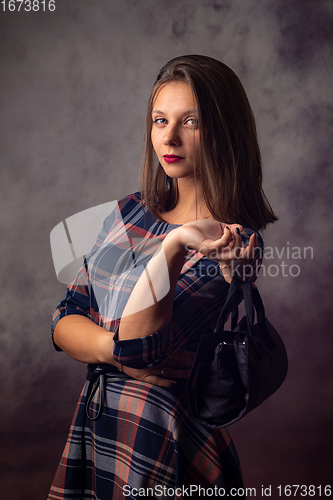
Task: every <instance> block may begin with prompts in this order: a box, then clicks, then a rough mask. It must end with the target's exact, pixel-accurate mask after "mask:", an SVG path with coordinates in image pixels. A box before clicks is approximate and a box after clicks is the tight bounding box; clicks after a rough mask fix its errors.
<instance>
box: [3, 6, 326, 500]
mask: <svg viewBox="0 0 333 500" xmlns="http://www.w3.org/2000/svg"><path fill="white" fill-rule="evenodd" d="M3 5H4V4H3V3H1V4H0V7H1V10H0V113H1V114H0V168H1V188H0V189H1V200H0V203H1V205H0V206H1V226H0V227H1V283H2V299H1V313H0V333H1V337H0V346H1V351H0V356H1V361H0V371H1V426H0V429H1V440H0V443H1V447H2V450H1V455H0V457H1V458H0V460H1V476H2V477H1V482H0V493H1V496H2V498H6V499H10V500H43V499H45V498H46V496H47V493H48V489H49V486H50V483H51V481H52V478H53V475H54V473H55V469H56V467H57V464H58V461H59V459H60V455H61V452H62V449H63V447H64V445H65V440H66V436H67V432H68V429H69V426H70V422H71V419H72V415H73V412H74V409H75V406H76V402H77V398H78V395H79V392H80V390H81V388H82V386H83V383H84V379H85V375H86V367H85V366H84V365H81V364H79V363H78V362H76V361H74V360H71V359H70V358H68V357H67V356H66V355H65V354H63V353H56V352H55V351H54V349H53V347H52V344H51V338H50V315H51V311H52V309H53V308H54V306H55V305H56V304H57V303H58V302H59V300H60V299H61V298H62V297H63V295H64V293H65V286H64V285H62V284H61V283H59V282H58V281H57V278H56V275H55V271H54V266H53V262H52V256H51V250H50V242H49V237H50V232H51V230H52V229H53V227H54V226H56V225H57V224H58V223H59V222H61V221H63V220H64V219H66V218H68V217H70V216H71V215H74V214H76V213H77V212H80V211H82V210H85V209H87V208H90V207H93V206H96V205H98V204H101V203H105V202H108V201H112V200H119V199H120V198H122V197H123V196H125V195H126V194H128V193H130V192H133V191H137V190H138V189H139V186H140V184H139V170H140V162H141V153H142V144H143V133H144V124H145V111H146V105H147V100H148V97H149V94H150V91H151V88H152V84H153V81H154V79H155V77H156V75H157V73H158V71H159V69H160V67H161V66H163V65H164V64H165V63H166V62H167V61H168V60H169V59H171V58H172V57H176V56H178V55H182V54H190V53H198V54H204V55H208V56H212V57H215V58H217V59H219V60H222V61H223V62H225V63H226V64H228V65H229V66H230V67H231V68H232V69H233V70H234V71H235V72H236V74H237V75H238V76H239V77H240V79H241V81H242V83H243V85H244V87H245V89H246V92H247V94H248V97H249V99H250V102H251V104H252V107H253V110H254V113H255V116H256V120H257V125H258V131H259V137H260V145H261V150H262V156H263V165H264V188H265V191H266V194H267V196H268V199H269V200H270V202H271V204H272V206H273V208H274V210H275V212H276V213H277V214H278V216H279V218H280V219H279V222H278V223H276V224H274V225H273V226H272V227H270V228H269V229H268V230H267V231H265V233H264V239H265V243H266V247H268V248H270V249H271V251H270V255H269V258H268V259H266V261H265V273H263V275H262V276H261V277H260V278H259V280H258V284H259V286H260V291H261V294H262V296H263V298H264V301H265V304H266V311H267V316H268V317H269V318H270V320H271V322H272V323H273V324H274V325H275V327H276V329H277V330H278V331H279V332H280V334H281V336H282V337H283V339H284V341H285V343H286V346H287V349H288V354H289V360H290V368H289V373H288V376H287V379H286V382H285V383H284V385H283V386H282V388H281V389H280V390H279V391H278V392H277V393H276V394H275V395H274V396H272V397H271V398H270V399H269V400H268V401H266V402H265V403H264V404H263V405H262V406H261V407H260V408H258V409H257V410H255V411H254V412H252V413H251V414H250V415H248V416H247V417H246V418H245V419H244V420H242V421H241V422H239V423H237V424H236V425H234V426H232V427H230V432H231V434H232V437H233V438H234V441H235V443H236V447H237V450H238V453H239V456H240V460H241V463H242V468H243V474H244V480H245V485H246V486H247V487H256V488H257V496H258V497H260V492H261V487H262V485H264V487H268V486H270V485H271V486H272V494H271V498H273V499H277V498H280V497H279V496H278V490H277V489H276V487H277V486H278V485H282V486H285V485H288V484H300V485H301V484H304V485H311V484H313V485H316V486H320V485H322V487H324V486H325V485H327V484H332V458H331V449H332V444H333V443H332V421H333V420H332V418H333V398H332V387H333V376H332V361H331V357H332V333H333V332H332V327H331V326H330V321H329V317H330V309H331V307H330V306H329V297H330V287H331V269H332V249H331V245H330V242H331V220H330V213H331V206H332V202H331V184H332V163H331V142H332V139H331V137H332V129H331V125H332V105H333V97H332V38H333V30H332V18H333V3H332V2H331V1H329V0H327V1H325V0H317V1H315V2H314V1H313V0H267V1H265V0H263V1H260V0H229V1H228V0H191V1H190V0H143V1H138V0H112V1H110V0H98V1H94V2H92V1H88V0H70V1H65V0H55V5H56V9H55V11H54V12H42V11H39V12H33V11H31V12H27V11H23V10H21V11H20V12H18V11H15V12H9V11H8V9H7V11H6V12H3ZM309 247H310V248H311V249H312V251H309V250H307V251H306V254H305V257H306V258H304V249H305V248H307V249H308V248H309ZM295 248H296V249H300V252H298V250H295ZM288 249H289V250H288ZM296 255H297V257H296ZM299 255H301V256H302V258H300V257H299ZM264 274H265V275H264ZM322 496H323V494H322Z"/></svg>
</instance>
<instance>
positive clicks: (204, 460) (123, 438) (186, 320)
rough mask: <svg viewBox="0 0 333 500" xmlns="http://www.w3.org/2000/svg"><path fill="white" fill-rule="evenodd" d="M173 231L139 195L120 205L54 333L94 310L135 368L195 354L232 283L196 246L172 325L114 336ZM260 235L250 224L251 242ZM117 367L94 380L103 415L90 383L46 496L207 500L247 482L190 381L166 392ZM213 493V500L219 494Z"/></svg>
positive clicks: (70, 291) (59, 313) (118, 355)
mask: <svg viewBox="0 0 333 500" xmlns="http://www.w3.org/2000/svg"><path fill="white" fill-rule="evenodd" d="M175 227H177V226H175V225H172V224H167V223H164V222H160V221H158V220H156V218H155V217H153V215H152V214H150V213H149V212H146V213H145V212H144V210H143V208H142V204H141V198H140V195H139V193H135V194H132V195H130V196H128V197H127V198H125V199H123V200H122V201H120V202H119V203H118V207H117V209H115V210H114V211H113V213H112V214H111V215H110V216H109V217H107V218H106V220H105V221H104V225H103V229H102V230H101V232H100V234H99V236H98V239H97V242H96V244H95V246H94V248H93V250H92V252H91V254H90V255H89V256H88V257H87V258H86V259H85V265H84V266H83V267H82V268H81V270H80V271H79V273H78V275H77V277H76V279H75V280H74V282H73V283H71V284H70V285H69V286H68V287H67V293H66V296H65V298H64V299H63V300H62V301H61V302H60V304H59V305H58V306H57V308H56V309H55V311H54V315H53V329H54V327H55V325H56V324H57V322H58V321H59V320H60V319H61V318H62V317H64V316H66V315H69V314H80V315H84V316H87V317H88V318H90V319H91V320H92V321H94V322H96V323H97V324H98V325H101V326H103V327H104V328H106V329H108V330H109V331H112V332H115V336H114V341H115V346H114V357H115V359H116V360H117V361H118V362H119V363H121V364H123V365H127V366H131V367H135V368H144V367H146V366H152V365H159V364H161V363H163V360H165V359H166V358H167V357H169V356H170V355H172V354H173V353H174V352H176V351H177V350H178V349H179V348H182V349H185V350H189V351H191V352H195V351H196V347H197V345H198V341H199V340H200V337H201V335H202V334H203V333H208V332H210V331H212V330H213V329H214V326H215V323H216V320H217V317H218V314H219V312H220V309H221V306H222V304H223V302H224V300H225V298H226V294H227V291H228V286H229V285H228V284H227V283H226V282H225V281H224V278H223V276H222V274H221V272H220V269H219V266H218V264H217V263H216V262H214V261H211V260H209V259H207V258H205V257H204V256H203V255H202V254H201V253H199V252H195V251H193V250H191V251H189V253H188V256H187V260H186V262H185V264H184V266H183V268H182V270H181V274H180V276H179V281H178V284H177V287H176V291H175V298H174V308H173V316H172V319H171V322H170V324H169V325H168V326H167V327H166V328H164V329H163V330H161V331H158V332H156V333H154V334H153V335H150V336H148V337H144V338H138V339H133V340H125V341H119V340H118V339H117V333H116V330H117V326H118V324H119V321H120V318H121V313H122V310H123V309H124V305H125V304H126V299H127V298H128V297H129V294H130V292H131V290H132V289H133V286H134V285H135V283H136V280H137V279H138V277H139V276H140V274H141V273H142V270H143V269H144V268H145V265H146V264H147V262H148V261H149V259H150V258H151V256H152V254H153V253H154V252H155V251H156V250H157V249H158V248H159V246H160V243H161V241H162V240H163V238H164V237H165V235H166V234H167V233H168V232H170V231H172V230H173V229H175ZM252 232H253V230H251V229H250V228H244V231H243V234H242V239H243V241H244V243H246V240H247V238H248V236H249V234H251V233H252ZM257 240H258V242H259V244H260V245H262V240H261V238H260V236H259V235H258V236H257ZM55 347H56V349H58V350H59V348H58V347H57V346H55ZM88 368H91V369H94V368H96V367H95V366H88ZM102 368H105V366H103V367H102ZM109 368H110V369H109V372H108V373H107V374H105V375H103V377H104V378H103V380H104V382H105V387H104V388H103V387H102V384H100V385H99V386H98V387H97V385H95V386H94V388H95V391H93V394H92V397H91V403H90V404H89V408H88V413H89V412H90V416H91V415H92V416H94V415H95V416H96V415H97V413H98V411H99V410H100V411H101V416H100V418H97V419H96V420H91V419H89V418H88V417H87V414H86V396H87V391H88V388H89V384H90V382H89V380H87V382H86V384H85V385H84V388H83V391H82V393H81V396H80V398H79V401H78V404H77V408H76V411H75V415H74V418H73V422H72V425H71V428H70V432H69V435H68V440H67V444H66V447H65V449H64V452H63V455H62V458H61V461H60V464H59V467H58V470H57V472H56V475H55V478H54V481H53V484H52V486H51V490H50V493H49V496H48V500H61V499H86V500H88V499H89V500H93V499H94V500H96V499H98V500H112V499H114V500H120V499H123V498H128V499H134V498H138V496H141V497H145V498H162V499H164V498H165V499H166V498H168V499H170V498H179V497H180V495H179V494H180V493H182V495H183V497H186V496H190V493H191V498H204V496H203V490H200V496H199V492H198V491H199V490H198V488H199V487H201V488H205V489H207V488H214V487H216V488H226V491H230V488H240V487H242V478H241V471H240V467H239V461H238V457H237V453H236V450H235V447H234V444H233V442H232V440H231V437H230V434H229V432H228V430H227V429H221V430H214V431H212V430H210V429H208V428H205V427H203V426H202V425H199V424H198V423H197V421H196V420H195V419H194V418H193V417H192V416H191V415H190V413H189V409H188V404H187V399H186V381H185V380H181V379H179V380H177V384H176V385H173V386H172V387H170V388H161V387H158V386H156V385H152V384H149V383H147V382H144V381H138V380H134V379H131V378H130V377H128V376H126V375H125V374H124V373H120V372H119V371H118V370H117V369H115V368H114V367H109ZM90 378H91V377H90ZM90 388H91V387H90ZM101 391H103V395H104V396H105V397H104V402H103V406H102V407H101V406H100V404H101ZM177 488H181V490H180V489H178V490H177ZM191 488H192V489H191ZM215 491H218V490H216V489H215ZM221 491H222V490H220V492H221ZM177 494H178V497H177ZM208 496H209V498H214V496H211V490H209V491H208ZM217 497H218V496H217ZM234 498H241V496H239V497H234Z"/></svg>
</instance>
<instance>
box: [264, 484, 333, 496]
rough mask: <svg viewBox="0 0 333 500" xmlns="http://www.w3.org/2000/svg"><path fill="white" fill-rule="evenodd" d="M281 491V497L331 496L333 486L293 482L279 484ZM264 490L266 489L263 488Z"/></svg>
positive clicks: (278, 487)
mask: <svg viewBox="0 0 333 500" xmlns="http://www.w3.org/2000/svg"><path fill="white" fill-rule="evenodd" d="M277 490H278V492H279V497H281V496H283V497H293V496H294V497H295V496H296V495H297V496H298V495H300V496H301V497H315V498H319V497H330V496H331V494H332V486H331V485H329V484H327V485H326V486H314V485H310V486H306V485H304V484H303V485H302V484H293V485H287V486H277ZM263 491H264V490H263Z"/></svg>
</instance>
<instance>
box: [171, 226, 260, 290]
mask: <svg viewBox="0 0 333 500" xmlns="http://www.w3.org/2000/svg"><path fill="white" fill-rule="evenodd" d="M242 230H243V227H242V226H241V225H240V224H229V225H228V224H223V223H221V222H217V221H215V220H211V219H200V220H197V221H194V222H189V223H187V224H184V225H183V226H182V227H180V228H179V229H177V231H178V238H179V239H180V242H181V244H182V245H184V246H185V248H186V249H187V250H189V249H194V250H197V251H198V252H200V253H202V254H203V255H205V256H206V257H208V258H209V259H212V260H215V261H217V262H218V263H219V265H220V267H221V269H222V273H223V276H224V279H225V280H226V281H227V282H228V283H230V282H231V280H232V277H233V275H234V273H235V271H237V273H238V274H239V275H241V274H242V269H244V268H245V267H247V266H251V264H252V263H254V262H255V258H254V256H255V249H256V246H257V243H256V237H255V234H253V235H252V236H251V237H250V241H249V245H248V246H247V247H244V246H243V244H242V238H241V235H240V233H241V231H242ZM246 275H247V276H248V275H249V272H247V273H246Z"/></svg>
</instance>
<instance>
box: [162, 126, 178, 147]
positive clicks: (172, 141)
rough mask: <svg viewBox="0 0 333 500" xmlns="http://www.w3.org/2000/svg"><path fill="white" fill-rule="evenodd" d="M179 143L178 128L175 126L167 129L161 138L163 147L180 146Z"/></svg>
mask: <svg viewBox="0 0 333 500" xmlns="http://www.w3.org/2000/svg"><path fill="white" fill-rule="evenodd" d="M181 142H182V141H181V138H180V135H179V131H178V128H177V127H176V126H174V127H171V126H169V127H167V129H166V130H165V134H164V137H163V144H164V145H165V146H180V144H181Z"/></svg>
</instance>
